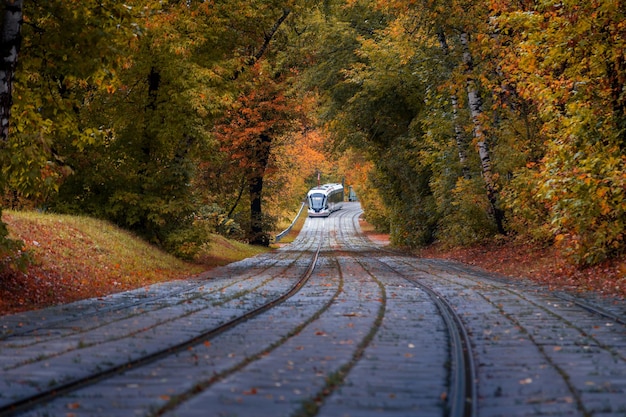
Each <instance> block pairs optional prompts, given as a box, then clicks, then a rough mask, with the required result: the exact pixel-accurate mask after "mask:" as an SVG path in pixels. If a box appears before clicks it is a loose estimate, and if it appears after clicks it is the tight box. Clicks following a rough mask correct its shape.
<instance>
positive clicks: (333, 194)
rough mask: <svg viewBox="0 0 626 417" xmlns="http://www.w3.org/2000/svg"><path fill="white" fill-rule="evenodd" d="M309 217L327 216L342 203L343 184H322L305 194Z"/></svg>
mask: <svg viewBox="0 0 626 417" xmlns="http://www.w3.org/2000/svg"><path fill="white" fill-rule="evenodd" d="M306 200H307V203H308V205H309V217H328V216H329V215H330V213H332V212H333V211H335V210H339V209H340V208H341V207H342V205H343V185H341V184H324V185H320V186H319V187H315V188H312V189H311V190H310V191H309V192H308V194H307V196H306Z"/></svg>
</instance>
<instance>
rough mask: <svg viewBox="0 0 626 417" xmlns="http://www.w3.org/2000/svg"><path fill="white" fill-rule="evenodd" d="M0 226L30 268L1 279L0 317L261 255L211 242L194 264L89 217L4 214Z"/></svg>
mask: <svg viewBox="0 0 626 417" xmlns="http://www.w3.org/2000/svg"><path fill="white" fill-rule="evenodd" d="M3 220H4V221H5V222H6V223H7V224H8V226H9V231H10V233H11V237H13V238H17V239H20V240H22V241H23V242H24V244H25V245H24V250H26V251H30V253H31V254H32V257H33V259H34V263H33V264H32V265H31V266H30V267H29V268H28V269H27V271H26V272H24V273H23V272H16V271H13V272H9V273H5V274H4V275H2V276H0V315H2V314H7V313H13V312H18V311H24V310H29V309H36V308H41V307H45V306H49V305H53V304H58V303H67V302H71V301H75V300H79V299H83V298H89V297H100V296H103V295H106V294H110V293H113V292H119V291H124V290H129V289H134V288H138V287H142V286H146V285H150V284H154V283H157V282H162V281H167V280H173V279H185V278H188V277H191V276H194V275H197V274H199V273H200V272H202V271H205V270H206V269H208V268H210V267H212V266H216V265H224V264H226V263H229V262H233V261H236V260H239V259H243V258H246V257H249V256H252V255H254V254H256V253H259V251H261V250H260V249H258V248H251V247H250V246H247V245H243V244H241V243H238V242H231V241H228V240H226V239H224V238H221V237H219V236H215V237H214V241H213V242H212V243H211V245H210V246H209V248H210V249H209V252H207V253H206V254H205V255H204V256H203V257H202V259H201V263H199V264H193V263H186V262H183V261H181V260H179V259H177V258H175V257H173V256H171V255H169V254H167V253H164V252H163V251H160V250H159V249H157V248H155V247H154V246H151V245H149V244H147V243H146V242H144V241H142V240H141V239H138V238H137V237H135V236H133V235H132V234H130V233H128V232H126V231H124V230H122V229H120V228H117V227H115V226H113V225H111V224H110V223H107V222H104V221H100V220H95V219H92V218H88V217H77V216H63V215H54V214H41V213H36V212H13V211H4V212H3Z"/></svg>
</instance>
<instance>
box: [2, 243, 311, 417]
mask: <svg viewBox="0 0 626 417" xmlns="http://www.w3.org/2000/svg"><path fill="white" fill-rule="evenodd" d="M322 241H323V240H322V239H320V242H319V243H318V246H317V249H316V250H315V253H314V255H313V258H312V260H311V263H310V264H309V266H308V268H307V270H306V271H305V272H304V273H303V274H302V275H301V276H300V277H299V278H298V280H297V282H296V283H295V284H294V285H292V286H291V288H289V290H288V291H286V292H285V293H283V294H281V295H280V296H278V297H276V298H274V299H273V300H270V301H269V302H267V303H265V304H263V305H261V306H259V307H257V308H255V309H254V310H250V311H248V312H247V313H245V314H243V315H241V316H239V317H236V318H234V319H232V320H230V321H228V322H226V323H224V324H222V325H220V326H218V327H215V328H213V329H211V330H208V331H206V332H203V333H201V334H199V335H197V336H194V337H193V338H191V339H187V340H186V341H184V342H181V343H179V344H177V345H174V346H170V347H168V348H166V349H162V350H159V351H156V352H153V353H151V354H149V355H146V356H143V357H141V358H137V359H134V360H131V361H128V362H125V363H123V364H120V365H116V366H113V367H111V368H109V369H106V370H104V371H101V372H98V373H95V374H93V375H89V376H86V377H82V378H78V379H75V380H73V381H69V382H67V383H64V384H62V385H60V386H56V387H54V388H52V389H50V390H46V391H42V392H40V393H37V394H34V395H31V396H29V397H25V398H22V399H20V400H18V401H15V402H13V403H11V404H7V405H4V406H1V407H0V417H9V416H14V415H16V414H18V413H21V412H24V411H27V410H30V409H32V408H34V407H36V406H38V405H41V404H44V403H46V402H49V401H51V400H53V399H55V398H57V397H61V396H63V395H66V394H69V393H71V392H74V391H77V390H78V389H80V388H84V387H87V386H90V385H93V384H95V383H97V382H99V381H102V380H105V379H107V378H110V377H112V376H115V375H118V374H122V373H124V372H127V371H129V370H132V369H136V368H139V367H141V366H144V365H147V364H150V363H152V362H155V361H157V360H159V359H162V358H165V357H167V356H170V355H173V354H176V353H178V352H181V351H186V350H187V349H188V348H190V347H193V346H195V345H198V344H200V343H203V342H205V341H207V340H209V339H211V338H213V337H215V336H217V335H219V334H222V333H224V332H225V331H227V330H229V329H231V328H233V327H235V326H237V325H239V324H241V323H243V322H245V321H247V320H249V319H251V318H253V317H255V316H258V315H260V314H261V313H264V312H265V311H267V310H269V309H271V308H272V307H274V306H276V305H278V304H281V303H282V302H284V301H286V300H287V299H289V298H290V297H292V296H293V295H295V294H296V293H297V292H298V291H300V289H301V288H302V287H303V286H304V285H305V284H306V283H307V281H308V280H309V278H310V277H311V275H312V273H313V270H314V269H315V266H316V264H317V261H318V259H319V254H320V251H321V247H322Z"/></svg>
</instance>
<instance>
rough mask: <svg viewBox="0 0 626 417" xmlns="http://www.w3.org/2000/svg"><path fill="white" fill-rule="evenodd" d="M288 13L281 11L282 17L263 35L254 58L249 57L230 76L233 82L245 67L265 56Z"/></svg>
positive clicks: (288, 11) (289, 11) (287, 10)
mask: <svg viewBox="0 0 626 417" xmlns="http://www.w3.org/2000/svg"><path fill="white" fill-rule="evenodd" d="M290 13H291V9H283V14H282V16H280V17H279V18H278V20H277V21H276V23H274V26H272V29H271V30H270V31H269V32H268V33H266V34H265V37H264V41H263V45H261V48H260V49H259V50H258V51H257V53H256V54H254V56H251V57H249V58H248V59H247V60H246V61H245V65H244V66H242V67H241V68H239V69H238V70H237V71H235V73H234V74H233V76H232V79H233V80H236V79H237V78H239V76H240V75H241V74H243V72H244V71H245V70H246V67H250V66H252V65H254V64H255V63H256V62H257V61H258V60H259V59H261V58H262V57H263V55H264V54H265V51H266V50H267V48H268V46H269V45H270V42H271V41H272V38H273V37H274V35H275V34H276V32H278V29H279V28H280V25H282V23H283V22H284V21H285V19H287V17H288V16H289V14H290Z"/></svg>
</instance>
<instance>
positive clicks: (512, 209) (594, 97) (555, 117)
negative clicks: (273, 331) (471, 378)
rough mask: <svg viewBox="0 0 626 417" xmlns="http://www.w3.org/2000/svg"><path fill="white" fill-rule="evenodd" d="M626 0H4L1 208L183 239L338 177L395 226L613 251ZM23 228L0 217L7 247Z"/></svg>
mask: <svg viewBox="0 0 626 417" xmlns="http://www.w3.org/2000/svg"><path fill="white" fill-rule="evenodd" d="M625 13H626V4H625V2H624V1H623V0H589V1H582V0H560V1H556V0H515V1H514V0H324V1H312V0H284V1H278V0H247V1H241V0H182V1H180V0H128V1H126V2H120V1H117V0H3V10H2V22H1V24H2V26H1V27H0V33H1V39H0V43H1V46H0V49H1V52H2V61H1V62H0V161H1V162H0V164H1V165H0V166H1V168H2V169H1V174H0V184H1V187H2V192H1V199H2V200H1V205H2V207H3V208H5V209H7V208H11V209H18V210H22V209H23V210H31V209H35V210H42V211H49V212H55V213H69V214H86V215H89V216H93V217H96V218H101V219H106V220H110V221H112V222H114V223H115V224H117V225H119V226H121V227H123V228H125V229H128V230H130V231H132V232H134V233H136V234H137V235H139V236H141V237H143V238H144V239H146V240H148V241H150V242H152V243H154V244H156V245H158V246H160V247H162V248H164V249H166V250H167V251H169V252H171V253H173V254H175V255H176V256H178V257H181V258H183V259H193V258H194V256H195V254H196V253H197V251H198V248H199V247H200V246H201V245H202V244H203V243H204V241H205V240H206V236H207V234H208V233H214V232H218V233H220V234H224V235H226V236H230V237H234V238H237V239H240V240H245V241H247V242H250V243H253V244H259V245H268V244H269V243H270V241H271V233H272V231H274V230H276V227H277V224H278V223H279V222H280V221H281V220H282V219H285V218H289V216H292V215H293V214H294V213H295V211H296V210H297V206H299V204H300V202H301V201H302V199H303V196H304V195H305V193H306V191H307V189H308V188H310V187H311V186H313V185H315V184H316V183H317V178H318V174H319V176H320V177H321V178H322V181H325V180H328V181H333V182H340V181H342V180H344V181H345V183H346V184H350V185H352V186H353V187H354V189H355V190H356V192H357V194H358V196H359V198H360V201H361V203H362V206H363V208H364V210H365V215H366V217H367V219H368V221H369V222H370V223H372V224H374V225H375V226H376V227H377V228H378V229H380V230H381V231H386V232H389V233H390V234H391V240H392V242H393V243H394V244H396V245H399V246H402V247H409V248H416V247H423V246H427V245H430V244H432V243H433V242H439V243H442V244H445V245H449V246H451V247H453V246H463V245H470V244H472V243H475V242H480V241H483V240H485V239H488V238H492V237H494V236H499V235H503V236H519V237H520V238H523V239H529V240H532V241H533V242H539V243H541V244H545V245H554V246H556V247H558V249H559V250H560V251H561V252H562V253H563V254H564V255H565V256H566V257H567V258H568V259H569V260H570V262H571V263H572V264H574V265H577V266H580V267H584V266H589V265H594V264H597V263H599V262H602V261H605V260H607V259H611V258H615V257H617V256H620V255H622V254H623V253H624V249H625V248H626V236H624V229H625V227H624V226H625V222H626V198H625V197H626V196H625V194H626V171H625V169H624V168H625V166H624V165H625V163H626V89H625V85H626V56H625V54H626V19H625ZM20 247H21V246H20V243H19V242H15V241H13V240H12V239H10V238H9V236H8V232H7V230H6V227H4V226H3V225H0V248H1V252H2V259H3V260H4V263H12V262H16V259H17V256H18V254H19V251H20V250H19V248H20Z"/></svg>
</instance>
